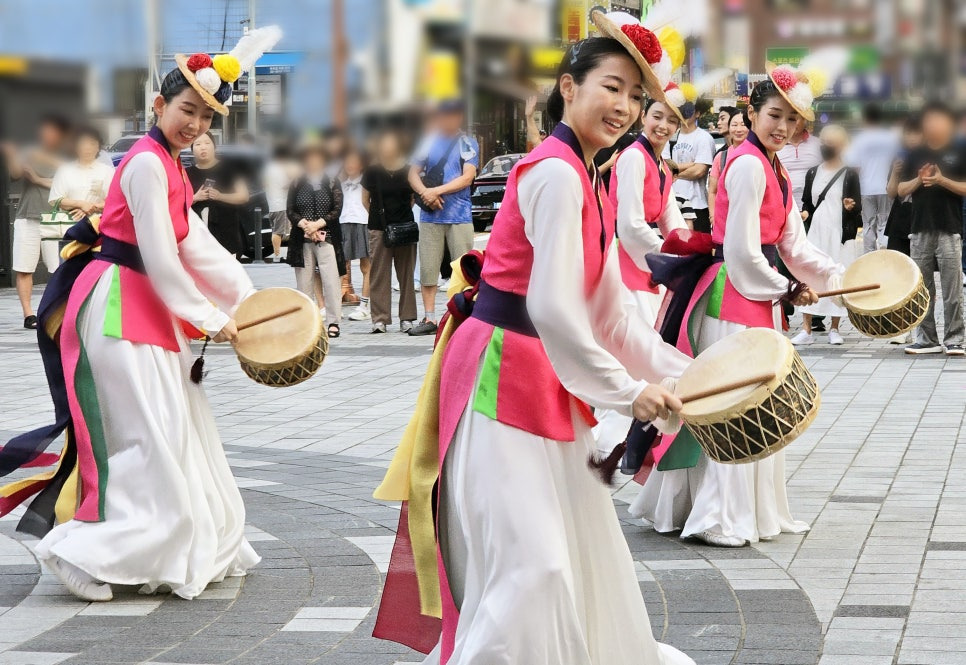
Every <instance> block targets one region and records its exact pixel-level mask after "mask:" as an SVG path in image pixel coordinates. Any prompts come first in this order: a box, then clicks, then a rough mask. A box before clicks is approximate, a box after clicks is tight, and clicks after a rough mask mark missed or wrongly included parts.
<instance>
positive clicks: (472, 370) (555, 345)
mask: <svg viewBox="0 0 966 665" xmlns="http://www.w3.org/2000/svg"><path fill="white" fill-rule="evenodd" d="M592 16H593V19H594V21H595V23H596V24H597V26H598V27H599V28H601V31H602V32H603V33H604V34H606V35H618V36H619V38H618V37H610V36H608V37H601V38H591V39H587V40H584V41H581V42H578V43H577V44H575V45H574V46H572V47H571V48H570V49H569V50H568V52H567V53H566V54H565V55H564V57H563V60H562V64H561V66H560V69H559V72H558V78H557V84H556V87H555V88H554V90H553V92H552V93H551V94H550V96H549V100H548V114H549V115H550V117H551V119H553V120H554V121H555V122H556V126H555V128H554V130H553V132H552V133H551V135H550V136H549V137H547V140H546V141H544V142H543V143H541V144H540V145H539V146H538V147H537V148H536V149H534V150H533V151H532V152H531V153H530V154H528V155H527V156H526V157H524V158H523V159H521V160H520V161H519V162H518V163H517V164H516V165H515V166H514V168H513V170H512V171H511V174H510V177H509V180H508V181H507V192H506V196H505V197H504V199H503V205H502V206H501V207H500V210H499V212H498V213H497V216H496V221H495V222H494V225H493V233H492V235H491V237H490V241H489V243H488V245H487V250H486V254H485V256H484V255H481V254H479V253H471V254H470V255H467V256H466V257H464V263H470V264H472V267H474V268H479V270H480V271H481V273H475V274H477V275H478V276H479V275H480V274H481V275H482V277H481V279H482V281H479V282H477V287H478V289H479V290H478V295H477V296H476V300H475V304H474V305H473V309H472V315H471V316H470V317H469V318H466V319H465V320H463V321H462V322H461V323H458V327H456V328H455V331H454V329H453V328H454V322H455V321H456V320H458V318H457V317H455V316H454V317H452V318H449V319H448V320H447V322H446V324H445V326H444V328H443V332H442V333H441V336H440V340H439V345H438V346H437V350H436V351H435V352H434V358H433V361H431V364H430V371H429V372H428V373H427V381H426V382H425V383H424V385H423V389H422V391H421V395H422V397H421V400H420V402H421V405H422V410H420V411H418V412H417V414H416V415H414V420H413V422H412V423H411V424H410V428H408V431H410V432H411V433H412V434H414V435H415V434H416V433H415V430H422V429H431V431H430V432H428V433H426V434H427V435H426V436H424V437H422V436H421V437H420V438H419V439H418V443H419V444H420V445H421V447H419V448H417V449H413V448H412V447H410V448H408V449H407V448H404V446H402V445H401V446H400V450H399V453H397V456H396V458H395V459H394V460H393V462H392V465H391V466H390V470H389V472H388V473H387V477H386V480H385V481H384V482H383V485H382V486H380V488H379V490H377V493H376V496H377V497H378V498H386V499H390V500H392V499H393V498H395V497H399V496H400V495H399V494H397V492H401V493H402V494H408V495H409V496H408V497H405V496H403V497H402V498H406V499H407V500H408V501H409V503H408V507H407V508H406V509H404V511H402V512H401V515H405V518H404V519H405V520H406V521H403V522H401V524H400V528H399V530H398V532H397V534H398V535H397V543H396V548H395V551H396V552H397V553H399V552H406V548H409V547H410V546H411V551H410V552H406V553H405V554H404V555H403V556H401V557H400V556H398V555H397V556H394V560H393V563H391V564H390V568H389V573H388V576H387V583H386V591H385V593H384V594H383V601H382V606H381V608H380V612H379V618H378V619H377V622H376V629H375V631H374V634H375V635H376V636H378V637H385V638H387V639H397V640H401V641H403V643H405V644H410V645H412V646H414V648H419V649H423V650H426V651H431V653H430V655H429V656H428V657H427V659H426V660H425V661H424V663H426V664H432V665H476V664H483V663H488V664H489V663H514V664H520V665H523V664H526V665H564V664H566V665H577V664H580V665H693V662H694V661H693V660H691V659H690V658H688V657H687V656H686V655H685V654H683V653H681V652H680V651H678V650H676V649H674V648H672V647H669V646H666V645H662V644H658V643H657V641H656V640H655V639H654V636H653V634H652V632H651V626H650V623H649V621H648V618H647V609H646V607H645V604H644V601H643V598H642V596H641V591H640V586H639V585H638V582H637V579H636V576H635V573H634V561H633V558H632V557H631V554H630V550H629V549H628V546H627V541H626V539H625V537H624V534H623V532H622V531H621V527H620V523H619V521H618V518H617V513H616V511H615V509H614V504H613V501H612V499H611V496H610V491H609V488H608V487H607V485H605V484H604V483H602V482H601V478H600V477H599V476H598V474H597V473H594V472H592V471H590V470H589V469H588V457H589V456H590V455H591V454H592V453H593V451H594V447H595V444H594V439H593V434H592V432H591V425H592V423H593V418H592V417H591V415H590V407H591V406H593V407H595V408H610V409H615V410H618V411H620V412H621V413H623V414H625V415H631V414H632V413H634V414H636V415H637V416H639V417H646V418H649V419H658V418H660V419H662V421H661V422H662V423H663V424H662V425H661V426H662V427H666V428H667V429H668V430H669V431H670V430H671V429H673V428H674V427H675V426H676V425H675V424H673V423H671V422H668V419H669V418H671V414H672V412H674V411H676V410H678V409H680V403H679V402H678V400H677V399H676V398H675V397H674V396H673V394H671V392H670V391H669V390H668V389H667V388H666V387H665V386H664V385H663V384H662V382H663V381H664V380H665V378H666V377H668V376H679V375H680V374H681V372H682V371H683V370H684V368H685V367H686V365H687V364H688V362H689V361H688V359H687V358H686V357H685V356H684V355H683V354H681V353H679V352H677V351H676V350H675V349H674V348H673V347H671V346H670V345H668V344H665V343H664V342H662V341H661V339H660V337H659V336H658V334H657V333H656V331H655V330H654V329H653V328H651V327H650V326H648V325H646V324H644V323H643V322H641V321H639V320H638V318H637V317H636V316H635V314H634V313H633V311H632V310H629V309H627V308H625V306H624V305H623V302H622V299H621V292H622V290H623V288H624V287H623V284H622V283H621V275H620V266H619V264H618V260H617V254H616V252H615V251H614V244H613V240H614V211H613V208H612V207H611V205H610V202H609V201H608V200H607V198H606V196H604V193H603V188H602V187H601V184H602V183H601V180H600V176H599V172H598V170H597V168H596V167H595V166H594V163H593V156H594V154H595V153H596V152H597V151H598V150H599V149H601V148H603V147H606V146H609V145H611V144H613V143H614V142H615V141H616V140H617V138H618V137H619V136H621V135H622V134H624V133H625V132H626V130H627V129H628V127H630V125H631V124H632V123H633V122H635V121H636V120H637V118H638V117H639V116H640V112H641V104H642V100H643V92H644V87H643V85H642V81H643V78H644V75H643V74H644V70H643V68H642V66H641V64H640V63H641V62H644V59H643V58H644V56H643V55H642V53H641V51H640V50H639V48H640V47H639V46H637V44H639V43H640V44H642V45H643V44H645V43H646V42H650V41H651V40H650V36H652V35H649V34H648V33H643V32H641V31H643V30H644V29H643V28H642V27H641V26H640V24H639V23H638V22H637V21H636V20H635V21H634V24H633V25H630V24H628V25H627V30H628V32H629V34H630V36H629V35H628V34H626V33H625V32H624V31H623V30H622V29H621V28H619V27H618V26H617V25H616V24H615V23H614V22H613V21H611V20H610V19H609V18H607V16H605V15H604V13H603V12H602V11H601V10H599V9H595V10H594V11H593V12H592ZM635 26H636V27H637V28H639V29H640V30H634V27H635ZM605 30H606V31H607V32H604V31H605ZM632 37H633V40H632ZM648 53H649V54H650V53H651V51H650V49H648ZM658 57H660V51H658ZM481 260H482V265H481V266H480V264H479V261H481ZM462 272H463V274H464V275H466V274H467V272H470V273H473V272H474V271H467V270H465V269H464V270H462ZM457 277H458V276H457V274H456V273H455V272H454V277H453V278H454V279H457ZM452 303H453V307H452V308H451V310H450V311H453V309H456V308H457V307H458V306H459V304H458V303H459V298H454V299H453V301H452ZM440 345H441V346H440ZM433 368H435V371H436V372H439V374H437V375H435V376H436V377H437V378H436V379H435V380H434V379H433V377H434V373H433V371H434V370H433ZM434 391H435V392H434ZM433 394H435V395H436V396H437V397H436V399H426V395H433ZM434 407H438V408H434ZM422 418H425V420H421V419H422ZM420 422H424V423H426V425H427V427H425V428H421V427H420V426H419V424H418V423H420ZM414 423H416V424H415V425H414ZM413 445H415V443H414V444H413ZM410 455H411V458H410ZM410 462H411V463H410ZM607 464H608V462H607V461H606V460H605V461H604V462H600V461H598V460H595V461H594V465H595V466H598V467H599V469H598V470H606V465H607ZM400 472H402V474H401V475H399V474H400ZM601 475H607V474H601ZM411 481H412V484H411ZM434 486H435V487H437V488H438V503H437V504H436V505H435V506H434V502H433V499H432V493H433V489H432V488H433V487H434ZM436 518H438V520H437V519H436ZM435 525H438V534H439V538H438V541H437V538H436V537H435V536H436V533H437V531H436V529H435ZM414 534H415V535H414ZM437 543H438V547H439V549H437ZM438 551H439V552H441V558H440V559H438V558H437V552H438ZM394 564H395V565H394ZM399 564H402V565H403V566H404V569H400V568H399V567H398V565H399ZM414 569H415V575H416V578H417V579H416V580H413V579H412V578H411V574H412V572H413V571H414ZM440 571H443V572H444V573H445V575H442V576H441V575H440ZM397 575H407V576H408V577H409V579H408V580H407V582H406V584H405V585H403V587H400V586H399V585H397V584H394V582H395V581H396V580H399V579H400V578H399V577H397ZM417 587H418V588H419V592H418V593H416V592H415V590H416V589H417ZM401 589H405V590H407V592H406V593H400V590H401ZM410 590H411V591H410ZM402 596H405V597H402ZM404 610H409V611H410V612H407V613H404ZM432 617H441V619H442V621H441V628H442V634H441V635H440V622H439V621H434V620H433V619H432ZM419 627H423V628H424V629H423V630H420V629H419ZM437 639H439V641H438V642H437Z"/></svg>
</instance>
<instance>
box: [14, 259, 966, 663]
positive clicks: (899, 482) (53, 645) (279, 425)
mask: <svg viewBox="0 0 966 665" xmlns="http://www.w3.org/2000/svg"><path fill="white" fill-rule="evenodd" d="M249 270H250V273H251V275H252V277H253V279H254V281H255V283H256V285H258V286H260V287H265V286H279V285H285V286H294V277H293V275H292V272H291V270H290V269H289V268H288V267H287V266H279V265H257V266H251V267H250V268H249ZM356 275H358V270H356ZM37 297H38V298H39V295H38V296H37ZM437 309H439V308H438V307H437ZM19 326H20V316H19V307H18V306H17V303H16V295H15V293H14V292H13V290H12V289H5V290H0V354H2V355H0V358H2V361H0V441H5V440H6V439H7V438H9V437H10V436H12V435H13V434H15V433H17V432H21V431H24V430H26V429H29V428H33V427H36V426H39V425H42V424H46V423H48V422H49V421H50V419H51V418H52V414H53V409H52V406H51V405H50V399H49V395H48V393H47V388H46V384H45V382H44V379H43V372H42V367H41V363H40V358H39V355H38V353H37V351H36V343H35V340H34V337H33V335H32V333H30V332H28V331H25V330H23V329H21V328H20V327H19ZM368 332H369V324H368V322H364V323H353V322H349V321H344V322H343V336H342V337H341V338H340V339H338V340H334V343H333V344H332V351H331V354H330V357H329V358H328V359H327V360H326V362H325V364H324V365H323V367H322V369H321V370H320V371H319V373H318V374H317V375H316V376H315V377H313V378H312V379H310V380H309V381H306V382H305V383H303V384H300V385H298V386H293V387H290V388H285V389H273V388H267V387H264V386H261V385H258V384H255V383H254V382H252V381H251V380H249V379H248V378H247V377H246V376H245V375H244V374H243V373H242V371H241V369H240V368H239V366H238V363H237V362H236V361H235V359H234V356H233V354H232V352H231V351H230V350H228V349H224V348H216V349H215V350H214V351H213V352H212V351H211V349H209V362H208V364H207V369H209V374H208V376H207V378H206V379H205V385H206V390H207V392H208V395H209V398H210V400H211V404H212V408H213V409H214V412H215V417H216V420H217V421H218V425H219V429H220V432H221V434H222V437H223V439H224V442H225V447H226V450H227V451H228V454H229V459H230V461H231V465H232V468H233V469H234V472H235V475H236V477H237V479H238V484H239V486H240V487H241V488H242V494H243V496H244V499H245V503H246V506H247V510H248V535H249V539H250V540H251V541H252V544H253V546H254V547H255V548H256V549H257V550H258V552H259V553H260V554H261V556H262V557H263V561H262V563H261V564H260V565H259V566H257V567H256V568H255V570H254V571H253V572H252V573H251V574H250V575H249V576H248V577H246V578H244V579H231V580H227V581H226V582H224V583H222V584H217V585H212V586H211V587H209V589H208V590H207V591H205V593H204V594H202V596H201V597H200V598H198V599H195V600H193V601H184V600H181V599H178V598H173V597H169V596H164V595H160V596H139V595H138V594H137V593H136V590H135V589H119V590H116V593H115V600H114V601H113V602H111V603H106V604H86V603H83V602H80V601H77V600H75V599H74V598H73V597H71V596H69V595H67V594H66V593H65V591H64V590H63V588H62V587H61V586H60V585H59V583H58V582H57V580H56V578H54V577H53V576H52V575H50V574H49V573H47V572H46V571H43V570H42V569H41V567H40V566H39V565H38V563H37V561H36V559H35V558H34V556H33V554H32V548H31V546H32V542H34V541H32V540H31V539H29V538H25V537H23V536H22V535H21V534H16V533H15V532H14V526H15V524H16V519H17V518H18V514H19V511H18V512H17V513H16V514H14V515H11V516H8V517H7V518H4V519H2V520H0V665H13V664H16V665H53V664H55V663H65V664H71V665H99V664H101V663H104V664H108V663H111V664H121V663H124V664H134V663H152V664H154V665H161V664H165V663H167V664H173V663H180V664H186V665H214V664H219V663H232V664H233V665H274V664H285V665H302V664H308V663H317V664H319V665H335V664H339V665H395V664H397V663H418V662H420V661H421V656H420V654H417V653H415V652H411V651H408V650H406V649H404V648H402V647H399V646H398V645H395V644H391V643H387V642H382V641H379V640H375V639H373V638H372V637H370V633H371V631H372V626H373V623H374V621H375V611H374V608H375V606H376V604H377V602H378V599H379V593H380V589H381V582H382V576H383V574H384V573H385V571H386V567H387V565H388V560H389V552H390V549H391V546H392V539H393V532H394V529H395V527H396V521H397V517H398V506H396V505H390V504H385V503H383V502H380V501H376V500H375V499H373V498H372V497H371V493H372V490H373V489H374V487H375V486H376V484H377V483H378V482H379V480H380V478H381V476H382V474H383V472H384V470H385V468H386V467H387V466H388V460H389V459H390V458H391V455H392V452H393V450H394V448H395V445H396V443H397V441H398V439H399V437H400V435H401V433H402V430H403V428H404V427H405V425H406V422H407V420H408V418H409V415H410V412H411V410H412V408H413V405H414V403H415V398H416V392H417V390H418V387H419V385H420V382H421V380H422V375H423V371H424V369H425V366H426V363H427V362H428V359H429V355H430V352H431V344H432V340H431V338H425V337H422V338H410V337H408V336H406V335H402V334H399V333H398V332H391V333H390V334H386V335H378V336H370V335H369V334H368ZM843 332H845V335H846V344H845V345H844V346H842V347H832V346H829V345H826V344H816V345H814V346H811V347H808V348H805V349H803V350H802V356H803V358H804V359H805V362H806V364H807V365H808V366H809V368H810V369H811V371H812V372H813V373H814V374H815V376H816V378H817V379H818V382H819V384H820V386H821V388H822V391H823V404H822V409H821V411H820V413H819V416H818V419H817V420H816V421H815V423H814V425H813V426H812V427H811V428H810V429H809V430H808V431H807V432H806V433H805V434H804V435H803V436H802V437H801V438H800V439H799V440H797V441H796V442H795V443H794V444H792V445H791V446H789V447H788V449H787V451H788V475H789V484H788V491H789V495H790V497H789V498H790V502H791V505H792V508H793V513H794V514H795V517H797V518H798V519H803V520H807V521H808V522H809V523H811V524H812V530H811V532H809V533H808V534H806V535H803V536H796V535H787V534H785V535H782V536H780V537H778V538H776V539H774V540H773V541H770V542H762V543H760V544H758V545H756V546H754V547H746V548H742V549H737V550H726V549H715V548H710V547H706V546H703V545H701V544H699V543H697V542H694V541H682V540H680V539H678V538H676V537H674V536H662V535H659V534H656V533H654V532H653V531H652V530H650V529H648V528H645V527H643V526H642V525H641V524H640V523H639V522H637V521H635V520H633V519H631V518H630V517H629V516H628V515H627V511H626V504H627V502H628V501H629V500H630V499H631V498H632V497H633V496H634V495H635V493H636V491H637V486H636V485H634V484H633V483H629V484H625V485H623V486H622V487H620V488H619V489H617V490H616V491H615V493H614V499H615V502H616V503H617V508H618V512H619V514H620V515H621V516H622V520H623V527H624V532H625V535H626V537H627V541H628V543H629V544H630V547H631V551H632V552H633V553H634V557H635V560H636V561H637V569H638V581H639V583H640V585H641V588H642V590H643V592H644V595H645V599H646V601H647V606H648V611H649V613H650V618H651V623H652V626H653V628H654V632H655V635H656V636H658V638H659V639H660V640H662V641H665V642H668V643H670V644H673V645H674V646H676V647H678V648H680V649H683V650H685V651H686V652H687V653H689V654H690V655H691V656H692V657H693V658H694V659H695V660H696V661H697V662H698V663H700V664H701V665H719V664H720V665H725V664H736V665H737V664H741V665H753V664H759V663H760V664H766V663H771V664H776V665H798V664H801V665H815V664H818V665H951V664H966V610H964V600H966V574H964V573H966V491H964V490H963V489H962V485H961V483H960V482H958V480H959V479H961V478H963V477H964V475H966V453H964V450H966V446H964V447H961V443H962V442H963V441H964V430H963V411H964V399H963V394H964V392H963V391H964V387H966V385H964V384H966V363H964V361H963V360H962V359H947V358H945V357H944V356H929V357H920V358H911V357H909V356H904V355H903V354H902V353H901V350H900V348H898V347H895V346H889V345H887V344H885V343H883V342H881V341H875V340H868V339H864V338H861V337H859V336H858V335H857V334H855V333H854V332H851V331H847V330H846V331H843Z"/></svg>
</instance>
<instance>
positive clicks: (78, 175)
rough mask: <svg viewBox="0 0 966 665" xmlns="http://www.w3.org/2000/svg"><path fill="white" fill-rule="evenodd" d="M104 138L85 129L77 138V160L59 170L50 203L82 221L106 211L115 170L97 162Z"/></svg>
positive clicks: (75, 152)
mask: <svg viewBox="0 0 966 665" xmlns="http://www.w3.org/2000/svg"><path fill="white" fill-rule="evenodd" d="M100 151H101V135H100V133H98V131H97V130H96V129H94V128H93V127H82V128H80V129H78V130H77V132H76V134H75V137H74V155H75V157H76V159H75V160H74V161H71V162H65V163H64V164H61V165H60V166H59V167H58V168H57V172H56V173H55V174H54V181H53V182H52V183H51V185H50V196H49V198H48V201H49V202H50V204H51V205H58V204H59V205H60V208H61V209H62V210H65V211H67V212H70V213H71V216H73V218H74V219H77V220H80V219H83V218H84V217H87V216H89V215H93V214H95V213H99V212H101V211H103V210H104V199H106V198H107V189H108V187H110V185H111V180H112V179H113V178H114V167H113V166H110V165H108V164H105V163H104V162H99V161H97V154H98V153H99V152H100Z"/></svg>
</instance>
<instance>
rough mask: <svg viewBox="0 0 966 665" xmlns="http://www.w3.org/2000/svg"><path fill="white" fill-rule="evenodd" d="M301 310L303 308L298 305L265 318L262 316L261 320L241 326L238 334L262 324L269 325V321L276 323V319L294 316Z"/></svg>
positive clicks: (267, 315)
mask: <svg viewBox="0 0 966 665" xmlns="http://www.w3.org/2000/svg"><path fill="white" fill-rule="evenodd" d="M300 309H301V308H300V307H299V306H298V305H296V306H295V307H289V308H288V309H286V310H284V311H281V312H275V313H274V314H266V315H265V316H262V317H259V318H257V319H255V320H254V321H248V322H247V323H242V324H240V325H239V326H238V332H241V331H242V330H247V329H248V328H251V327H252V326H257V325H260V324H262V323H267V322H269V321H274V320H275V319H280V318H282V317H283V316H288V315H289V314H294V313H295V312H297V311H299V310H300Z"/></svg>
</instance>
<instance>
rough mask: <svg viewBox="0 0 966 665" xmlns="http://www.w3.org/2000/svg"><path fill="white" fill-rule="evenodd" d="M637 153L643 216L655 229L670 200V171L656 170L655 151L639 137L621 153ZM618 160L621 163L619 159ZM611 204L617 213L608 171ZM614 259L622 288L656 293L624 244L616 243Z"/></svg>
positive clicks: (664, 166) (614, 186)
mask: <svg viewBox="0 0 966 665" xmlns="http://www.w3.org/2000/svg"><path fill="white" fill-rule="evenodd" d="M627 150H639V151H640V152H642V153H644V167H645V169H646V176H645V178H644V216H645V221H646V222H647V223H648V224H651V225H652V226H653V225H656V224H657V221H658V220H659V219H660V218H661V215H663V214H664V209H665V208H666V207H667V202H668V199H669V198H671V169H669V168H668V165H667V164H666V163H662V164H661V165H660V166H658V163H657V158H656V156H655V155H654V148H653V147H651V144H650V142H649V141H648V140H647V139H646V138H645V137H644V136H643V135H641V136H640V137H639V138H638V139H637V140H636V141H634V142H633V143H632V144H630V145H629V146H627V148H625V149H624V151H625V152H626V151H627ZM617 159H620V157H619V156H618V158H617ZM609 198H610V202H611V205H612V206H613V207H614V209H615V210H616V209H617V205H618V202H617V169H616V168H612V169H611V171H610V196H609ZM617 256H618V258H619V259H620V265H621V278H622V279H623V281H624V286H626V287H627V288H629V289H630V290H632V291H648V292H650V293H657V292H658V289H657V287H655V286H651V273H650V272H648V271H646V270H641V269H640V268H638V267H637V264H636V263H634V259H632V258H631V255H630V254H628V253H627V250H626V249H625V248H624V244H623V243H620V242H618V248H617Z"/></svg>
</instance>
